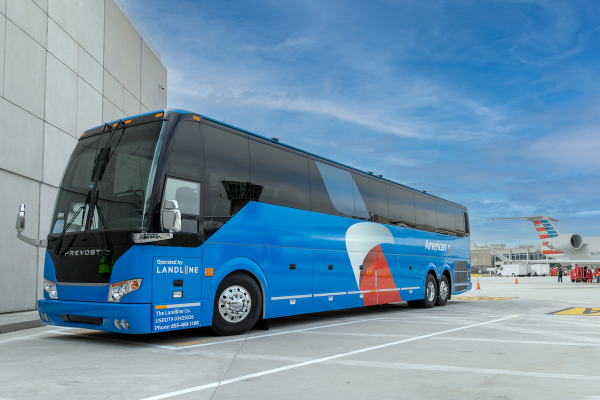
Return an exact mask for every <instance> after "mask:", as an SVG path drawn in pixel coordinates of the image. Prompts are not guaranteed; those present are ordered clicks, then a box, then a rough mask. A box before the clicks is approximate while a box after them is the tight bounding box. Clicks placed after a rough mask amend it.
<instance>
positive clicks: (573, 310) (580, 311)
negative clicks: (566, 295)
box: [549, 307, 600, 317]
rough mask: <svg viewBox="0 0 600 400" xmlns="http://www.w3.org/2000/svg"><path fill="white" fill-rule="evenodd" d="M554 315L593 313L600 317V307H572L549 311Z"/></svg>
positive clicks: (592, 314)
mask: <svg viewBox="0 0 600 400" xmlns="http://www.w3.org/2000/svg"><path fill="white" fill-rule="evenodd" d="M549 314H552V315H591V316H596V317H600V308H585V307H571V308H566V309H564V310H560V311H555V312H552V313H549Z"/></svg>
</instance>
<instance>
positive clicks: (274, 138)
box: [271, 137, 279, 142]
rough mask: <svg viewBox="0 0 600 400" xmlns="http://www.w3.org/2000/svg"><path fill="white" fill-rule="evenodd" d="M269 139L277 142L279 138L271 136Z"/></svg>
mask: <svg viewBox="0 0 600 400" xmlns="http://www.w3.org/2000/svg"><path fill="white" fill-rule="evenodd" d="M271 140H273V141H275V142H279V138H276V137H272V138H271Z"/></svg>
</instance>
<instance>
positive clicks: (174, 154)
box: [169, 121, 202, 180]
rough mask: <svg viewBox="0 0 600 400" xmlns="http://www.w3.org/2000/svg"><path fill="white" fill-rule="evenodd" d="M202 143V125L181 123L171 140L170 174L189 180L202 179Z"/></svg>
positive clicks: (190, 122) (187, 122) (189, 122)
mask: <svg viewBox="0 0 600 400" xmlns="http://www.w3.org/2000/svg"><path fill="white" fill-rule="evenodd" d="M201 172H202V141H201V138H200V124H199V123H198V122H192V121H184V122H182V123H180V124H179V125H178V127H177V130H176V131H175V136H174V137H173V139H172V140H171V145H170V153H169V173H170V174H172V175H178V176H185V177H187V178H192V179H197V180H200V179H202V173H201Z"/></svg>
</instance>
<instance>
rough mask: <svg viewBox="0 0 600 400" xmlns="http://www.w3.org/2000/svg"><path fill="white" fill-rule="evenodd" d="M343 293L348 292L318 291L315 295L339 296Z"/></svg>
mask: <svg viewBox="0 0 600 400" xmlns="http://www.w3.org/2000/svg"><path fill="white" fill-rule="evenodd" d="M342 294H346V292H337V293H317V294H315V295H314V296H315V297H321V296H339V295H342Z"/></svg>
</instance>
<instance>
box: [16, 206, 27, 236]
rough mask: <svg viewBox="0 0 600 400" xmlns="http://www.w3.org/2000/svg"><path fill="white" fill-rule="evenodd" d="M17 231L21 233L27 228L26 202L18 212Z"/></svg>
mask: <svg viewBox="0 0 600 400" xmlns="http://www.w3.org/2000/svg"><path fill="white" fill-rule="evenodd" d="M15 227H16V228H17V232H19V233H21V232H23V231H24V230H25V204H21V207H20V208H19V213H18V214H17V223H16V224H15Z"/></svg>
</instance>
